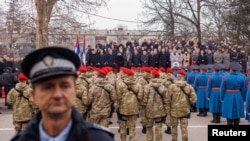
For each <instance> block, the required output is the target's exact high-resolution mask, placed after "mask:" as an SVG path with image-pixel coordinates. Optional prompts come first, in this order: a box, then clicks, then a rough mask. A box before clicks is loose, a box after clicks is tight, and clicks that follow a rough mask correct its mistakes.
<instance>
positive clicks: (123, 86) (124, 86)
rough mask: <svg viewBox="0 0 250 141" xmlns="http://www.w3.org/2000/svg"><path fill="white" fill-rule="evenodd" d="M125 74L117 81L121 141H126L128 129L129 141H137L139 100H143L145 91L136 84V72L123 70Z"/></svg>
mask: <svg viewBox="0 0 250 141" xmlns="http://www.w3.org/2000/svg"><path fill="white" fill-rule="evenodd" d="M121 70H122V72H123V74H121V75H120V76H121V78H118V80H117V81H116V92H117V98H118V100H117V103H118V110H117V116H118V124H119V127H120V137H121V141H126V135H127V128H128V129H129V141H135V127H136V120H137V116H138V114H139V100H140V101H141V100H142V98H143V89H142V87H141V85H140V84H139V83H137V82H136V80H135V77H134V72H133V71H132V70H130V69H127V68H121Z"/></svg>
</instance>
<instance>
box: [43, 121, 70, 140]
mask: <svg viewBox="0 0 250 141" xmlns="http://www.w3.org/2000/svg"><path fill="white" fill-rule="evenodd" d="M42 125H43V121H42V120H41V121H40V123H39V133H40V140H41V141H66V139H67V137H68V134H69V131H70V128H71V126H72V120H70V121H69V123H68V125H67V127H66V128H64V129H63V131H62V132H61V133H60V134H59V135H58V136H56V137H51V136H49V135H48V134H47V133H46V132H45V131H44V130H43V126H42Z"/></svg>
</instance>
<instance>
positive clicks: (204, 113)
mask: <svg viewBox="0 0 250 141" xmlns="http://www.w3.org/2000/svg"><path fill="white" fill-rule="evenodd" d="M207 111H208V110H207V109H206V108H204V109H203V110H202V114H201V116H202V117H206V116H207Z"/></svg>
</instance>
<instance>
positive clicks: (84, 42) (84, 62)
mask: <svg viewBox="0 0 250 141" xmlns="http://www.w3.org/2000/svg"><path fill="white" fill-rule="evenodd" d="M82 63H83V65H84V66H86V36H85V35H84V37H83V48H82Z"/></svg>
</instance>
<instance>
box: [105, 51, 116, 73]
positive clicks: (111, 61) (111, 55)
mask: <svg viewBox="0 0 250 141" xmlns="http://www.w3.org/2000/svg"><path fill="white" fill-rule="evenodd" d="M106 57H107V66H109V67H112V68H113V69H114V67H115V61H116V60H115V59H116V57H115V54H114V53H113V50H112V49H111V48H108V54H107V56H106Z"/></svg>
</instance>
